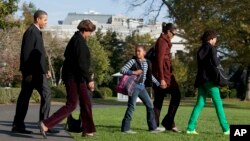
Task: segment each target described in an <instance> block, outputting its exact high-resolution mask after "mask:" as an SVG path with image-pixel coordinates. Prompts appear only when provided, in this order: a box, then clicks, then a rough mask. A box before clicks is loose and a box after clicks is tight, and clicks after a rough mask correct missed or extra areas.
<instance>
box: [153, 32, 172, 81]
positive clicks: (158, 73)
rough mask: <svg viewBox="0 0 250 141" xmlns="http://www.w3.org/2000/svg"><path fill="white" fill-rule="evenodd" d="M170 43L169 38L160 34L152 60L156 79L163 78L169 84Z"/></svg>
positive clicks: (170, 69)
mask: <svg viewBox="0 0 250 141" xmlns="http://www.w3.org/2000/svg"><path fill="white" fill-rule="evenodd" d="M171 47H172V43H171V41H170V38H169V37H168V36H167V35H165V34H161V36H160V37H159V38H158V39H157V41H156V44H155V57H156V59H155V60H154V61H153V62H152V69H153V70H152V71H153V75H154V76H155V77H156V79H157V80H159V81H161V80H165V82H166V83H167V84H168V86H169V85H170V82H171V75H172V66H171V53H170V50H171Z"/></svg>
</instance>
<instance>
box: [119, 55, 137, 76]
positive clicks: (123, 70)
mask: <svg viewBox="0 0 250 141" xmlns="http://www.w3.org/2000/svg"><path fill="white" fill-rule="evenodd" d="M135 63H136V62H135V59H131V60H129V61H128V62H127V63H126V64H125V65H124V66H123V67H122V68H121V71H120V73H121V74H128V75H132V74H133V71H132V70H130V68H131V67H132V66H133V65H134V64H135Z"/></svg>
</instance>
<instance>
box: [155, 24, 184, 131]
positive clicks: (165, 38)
mask: <svg viewBox="0 0 250 141" xmlns="http://www.w3.org/2000/svg"><path fill="white" fill-rule="evenodd" d="M175 34H176V27H175V26H174V25H173V24H172V23H162V34H161V36H160V37H159V38H158V40H157V42H156V44H155V60H154V61H153V62H152V68H153V75H154V76H155V77H156V79H157V80H159V81H160V87H154V93H155V98H154V111H155V118H156V123H157V126H159V124H160V113H161V108H162V104H163V100H164V97H165V95H166V94H167V93H170V94H171V100H170V105H169V108H168V113H167V115H166V116H165V117H164V119H163V120H162V125H163V126H164V127H165V128H166V129H167V130H171V131H173V132H179V130H178V128H177V127H176V126H175V122H174V117H175V114H176V112H177V109H178V107H179V104H180V99H181V93H180V90H179V86H178V83H177V82H176V80H175V77H174V75H173V74H172V65H171V53H170V50H171V47H172V43H171V39H172V38H173V37H174V35H175Z"/></svg>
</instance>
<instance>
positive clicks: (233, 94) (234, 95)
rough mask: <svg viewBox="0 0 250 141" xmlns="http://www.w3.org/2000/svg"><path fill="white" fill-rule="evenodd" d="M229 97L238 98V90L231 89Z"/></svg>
mask: <svg viewBox="0 0 250 141" xmlns="http://www.w3.org/2000/svg"><path fill="white" fill-rule="evenodd" d="M229 98H237V90H236V89H231V92H230V94H229Z"/></svg>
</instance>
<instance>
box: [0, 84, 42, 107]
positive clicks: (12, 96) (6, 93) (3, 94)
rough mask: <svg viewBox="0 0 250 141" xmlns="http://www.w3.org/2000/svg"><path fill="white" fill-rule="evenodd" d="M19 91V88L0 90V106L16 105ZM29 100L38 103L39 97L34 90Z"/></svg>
mask: <svg viewBox="0 0 250 141" xmlns="http://www.w3.org/2000/svg"><path fill="white" fill-rule="evenodd" d="M20 91H21V88H0V104H8V103H16V102H17V99H18V96H19V94H20ZM31 100H33V101H34V102H36V103H38V102H40V95H39V93H38V92H37V91H36V90H34V91H33V93H32V95H31Z"/></svg>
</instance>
